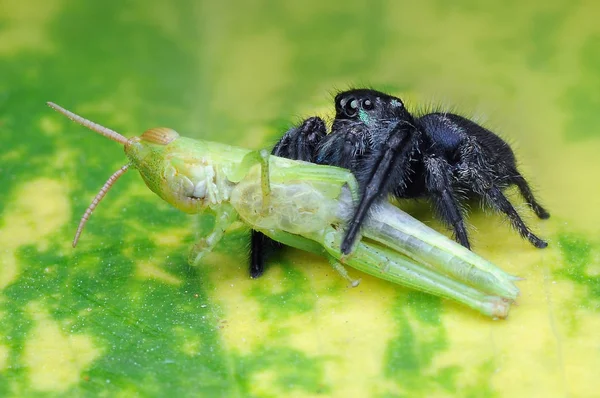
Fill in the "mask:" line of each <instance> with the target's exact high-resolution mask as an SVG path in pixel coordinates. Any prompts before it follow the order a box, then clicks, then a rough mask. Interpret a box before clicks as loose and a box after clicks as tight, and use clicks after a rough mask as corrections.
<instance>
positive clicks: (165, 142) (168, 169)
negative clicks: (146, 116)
mask: <svg viewBox="0 0 600 398" xmlns="http://www.w3.org/2000/svg"><path fill="white" fill-rule="evenodd" d="M178 139H179V134H178V133H177V132H176V131H175V130H173V129H170V128H166V127H157V128H153V129H150V130H147V131H145V132H144V133H143V134H142V135H141V136H139V137H133V138H131V139H130V140H129V141H128V142H127V144H125V154H126V155H127V157H128V158H129V160H130V161H131V165H132V166H133V167H135V168H136V169H137V170H138V171H139V172H140V175H141V176H142V178H143V179H144V182H145V183H146V185H147V186H148V188H150V190H151V191H152V192H154V193H156V194H157V195H158V196H160V197H161V198H162V199H163V200H165V201H166V202H168V203H169V204H171V205H172V206H174V207H175V208H177V209H179V210H181V211H184V212H186V213H197V212H199V211H200V210H202V208H204V207H205V206H206V205H208V203H209V200H208V198H207V196H208V191H209V189H208V187H207V186H208V185H211V183H212V182H213V181H214V172H213V169H212V167H208V166H206V165H203V164H202V160H201V159H197V158H196V157H194V156H191V155H190V151H189V150H188V149H187V148H186V147H185V144H183V143H182V142H181V141H178Z"/></svg>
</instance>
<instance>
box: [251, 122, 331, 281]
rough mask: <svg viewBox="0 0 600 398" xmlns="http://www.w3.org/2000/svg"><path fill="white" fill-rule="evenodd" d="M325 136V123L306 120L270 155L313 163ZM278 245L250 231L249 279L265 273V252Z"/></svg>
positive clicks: (286, 135) (288, 133)
mask: <svg viewBox="0 0 600 398" xmlns="http://www.w3.org/2000/svg"><path fill="white" fill-rule="evenodd" d="M326 134H327V128H326V127H325V122H324V121H323V120H322V119H321V118H319V117H311V118H309V119H306V120H305V121H304V122H302V124H300V125H299V126H298V127H294V128H291V129H290V130H288V131H287V132H286V133H285V134H284V135H283V137H281V139H280V140H279V142H277V144H276V145H275V147H274V148H273V151H272V152H271V154H273V155H275V156H280V157H282V158H288V159H293V160H304V161H307V162H313V161H314V159H315V155H316V151H317V149H316V148H317V146H318V144H319V143H320V142H321V140H322V139H323V138H324V137H325V135H326ZM278 246H279V244H278V243H277V242H275V241H274V240H272V239H270V238H268V237H267V236H265V235H264V234H262V233H261V232H258V231H254V230H253V231H252V235H251V241H250V277H251V278H258V277H259V276H261V275H262V274H263V273H264V271H265V255H266V251H267V250H269V249H271V248H275V247H278Z"/></svg>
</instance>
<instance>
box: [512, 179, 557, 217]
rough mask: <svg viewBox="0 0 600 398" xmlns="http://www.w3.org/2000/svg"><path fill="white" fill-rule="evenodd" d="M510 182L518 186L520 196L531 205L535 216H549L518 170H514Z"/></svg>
mask: <svg viewBox="0 0 600 398" xmlns="http://www.w3.org/2000/svg"><path fill="white" fill-rule="evenodd" d="M510 182H511V183H513V184H515V185H516V186H517V187H518V188H519V191H520V192H521V196H523V199H525V201H526V202H527V204H528V205H529V206H531V209H532V210H533V212H534V213H535V214H536V216H538V217H539V218H541V219H542V220H545V219H547V218H550V213H548V212H547V211H546V209H544V208H543V207H542V205H540V203H539V202H538V201H537V200H536V199H535V197H534V196H533V192H531V188H529V184H527V181H526V180H525V178H524V177H523V176H522V175H521V174H520V173H519V172H517V171H515V173H514V177H512V178H511V180H510Z"/></svg>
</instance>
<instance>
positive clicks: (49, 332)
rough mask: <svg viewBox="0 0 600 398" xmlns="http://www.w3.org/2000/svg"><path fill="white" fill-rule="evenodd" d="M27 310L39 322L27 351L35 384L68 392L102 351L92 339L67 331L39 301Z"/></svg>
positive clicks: (25, 360)
mask: <svg viewBox="0 0 600 398" xmlns="http://www.w3.org/2000/svg"><path fill="white" fill-rule="evenodd" d="M27 312H28V313H29V315H30V316H31V318H32V319H33V320H34V322H35V326H34V327H33V328H32V330H31V332H30V333H29V336H28V339H27V341H26V342H25V347H24V350H23V357H22V358H23V363H24V365H25V366H27V368H28V370H29V378H30V381H31V387H32V388H33V389H35V390H38V391H52V392H61V391H66V390H67V389H69V388H70V387H72V386H73V385H75V384H77V383H78V382H79V381H80V380H81V374H82V372H83V371H84V370H85V369H86V368H88V366H89V365H90V364H91V363H92V362H93V361H94V360H95V359H96V358H98V356H100V354H101V350H100V349H99V348H98V347H96V346H95V345H94V343H93V341H92V339H91V338H90V337H88V336H85V335H81V334H74V333H71V332H70V331H68V330H67V331H63V330H62V328H61V327H60V325H59V324H58V323H57V322H56V321H55V320H53V319H51V317H50V316H49V315H48V314H47V312H46V310H45V309H44V308H43V307H42V305H40V304H39V303H30V304H29V305H28V306H27Z"/></svg>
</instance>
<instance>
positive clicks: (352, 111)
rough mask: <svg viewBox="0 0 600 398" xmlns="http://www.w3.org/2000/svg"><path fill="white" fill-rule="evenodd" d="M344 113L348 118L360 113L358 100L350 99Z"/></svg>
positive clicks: (345, 105)
mask: <svg viewBox="0 0 600 398" xmlns="http://www.w3.org/2000/svg"><path fill="white" fill-rule="evenodd" d="M344 113H345V114H346V116H348V117H354V116H356V114H357V113H358V100H356V99H354V98H350V99H348V101H346V103H345V104H344Z"/></svg>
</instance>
